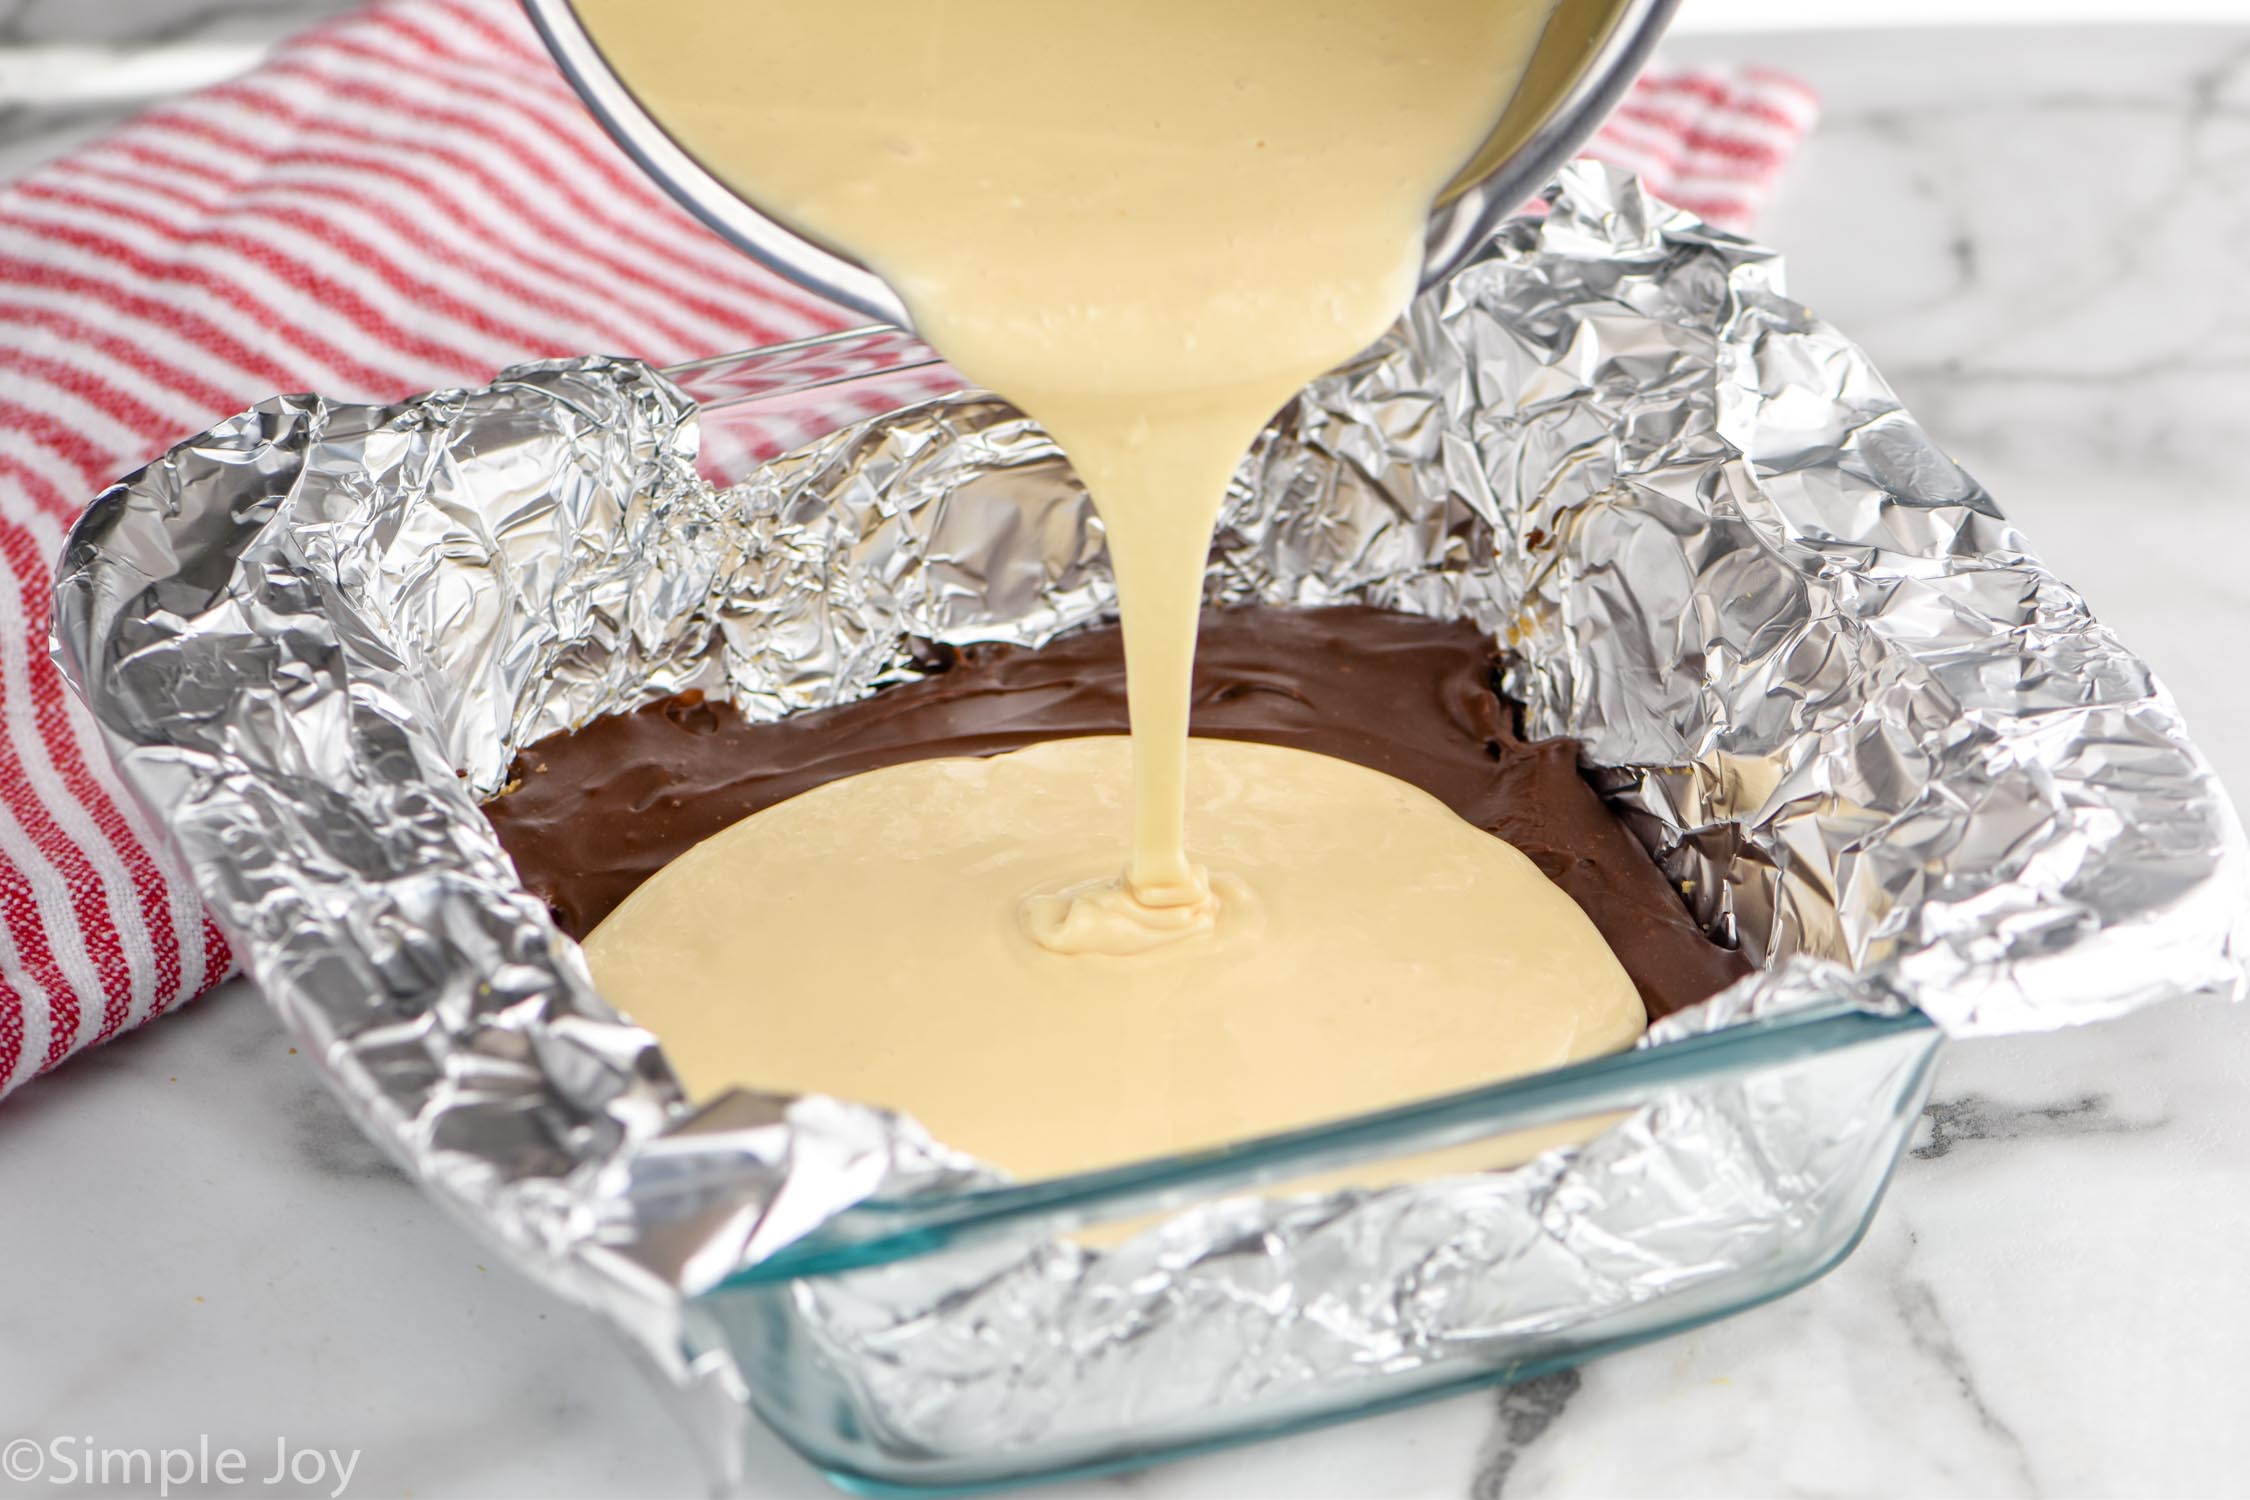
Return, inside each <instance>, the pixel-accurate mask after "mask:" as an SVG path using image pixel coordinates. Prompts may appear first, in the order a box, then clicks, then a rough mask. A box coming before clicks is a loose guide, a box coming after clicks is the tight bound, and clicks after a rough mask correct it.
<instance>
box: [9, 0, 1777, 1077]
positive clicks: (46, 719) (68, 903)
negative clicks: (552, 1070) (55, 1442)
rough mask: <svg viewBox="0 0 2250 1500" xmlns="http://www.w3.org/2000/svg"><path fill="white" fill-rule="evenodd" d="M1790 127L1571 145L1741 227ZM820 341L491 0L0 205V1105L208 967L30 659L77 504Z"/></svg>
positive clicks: (376, 32) (305, 49) (1700, 89)
mask: <svg viewBox="0 0 2250 1500" xmlns="http://www.w3.org/2000/svg"><path fill="white" fill-rule="evenodd" d="M1814 110H1815V106H1814V102H1813V99H1812V96H1811V94H1810V93H1809V91H1808V90H1807V89H1805V88H1804V87H1803V86H1802V85H1801V84H1798V83H1796V82H1794V81H1793V80H1791V79H1788V78H1785V77H1781V76H1778V75H1775V74H1772V73H1767V72H1762V71H1758V70H1754V69H1698V70H1695V71H1691V72H1662V71H1659V72H1656V73H1652V74H1650V75H1649V76H1647V77H1644V78H1643V79H1642V80H1641V81H1640V83H1639V84H1638V85H1637V87H1636V88H1635V89H1634V91H1633V94H1632V96H1631V97H1630V99H1629V100H1628V102H1627V103H1626V104H1625V105H1624V106H1623V107H1622V108H1621V109H1619V111H1618V112H1617V115H1616V117H1615V118H1614V119H1612V120H1611V122H1610V123H1609V124H1608V125H1607V126H1606V127H1605V128H1604V129H1603V131H1602V133H1601V135H1600V137H1599V138H1598V140H1597V141H1596V143H1595V145H1594V147H1593V154H1595V155H1597V156H1601V157H1604V158H1606V159H1609V160H1612V161H1616V162H1620V163H1622V164H1625V165H1628V166H1630V167H1633V168H1634V169H1636V170H1638V171H1640V172H1641V173H1642V174H1643V176H1644V177H1645V178H1646V179H1647V180H1648V182H1649V184H1650V185H1651V186H1652V187H1653V188H1655V189H1656V191H1658V192H1659V193H1661V194H1663V195H1665V196H1667V197H1669V198H1671V199H1672V200H1673V201H1675V202H1678V203H1680V204H1682V205H1684V206H1686V207H1688V208H1691V209H1694V210H1696V211H1698V212H1700V213H1702V214H1703V215H1704V216H1705V217H1707V218H1710V219H1712V220H1714V221H1716V222H1720V223H1725V224H1730V225H1741V224H1744V223H1747V221H1748V220H1749V219H1750V217H1751V216H1752V215H1753V214H1754V213H1755V212H1756V210H1757V209H1758V207H1759V205H1760V203H1761V202H1762V201H1763V199H1764V198H1765V196H1766V194H1767V193H1768V191H1769V190H1770V188H1771V186H1772V184H1773V181H1774V178H1775V176H1776V175H1777V174H1778V172H1779V171H1780V169H1781V166H1782V164H1783V162H1784V161H1785V160H1786V158H1787V157H1788V155H1789V154H1790V151H1791V150H1792V148H1793V147H1794V146H1795V145H1796V143H1797V141H1798V140H1799V138H1800V137H1801V136H1802V135H1803V134H1804V132H1805V131H1806V130H1807V129H1808V128H1809V127H1810V125H1811V123H1812V119H1813V115H1814ZM848 321H851V320H850V319H849V317H848V315H846V314H843V313H841V312H839V311H837V310H836V309H834V308H832V307H829V306H827V305H825V304H823V303H821V302H819V301H817V300H815V299H813V298H811V297H809V296H807V295H806V294H805V293H803V292H801V291H798V290H797V289H795V288H793V287H791V286H789V285H787V284H786V283H784V282H782V281H780V280H778V279H777V278H775V277H773V276H771V275H769V274H767V273H766V272H765V271H763V270H761V269H759V268H758V267H757V266H756V265H754V264H752V263H751V262H750V261H748V260H746V259H744V258H743V257H742V256H740V255H737V254H736V253H734V252H733V251H732V250H730V249H728V248H727V247H726V246H725V245H724V244H722V243H720V242H719V241H718V240H716V239H714V238H713V237H712V236H711V235H710V234H708V233H707V232H706V231H704V230H703V229H702V228H701V227H700V226H698V225H697V224H696V223H694V222H693V221H692V220H690V219H689V218H688V217H687V216H686V215H685V214H683V213H682V212H680V211H679V210H678V209H676V208H675V207H673V205H672V204H671V202H670V201H669V200H668V199H666V198H665V197H664V196H663V195H662V194H661V193H660V192H659V191H658V190H657V189H655V188H654V187H652V186H651V185H650V184H649V183H647V182H646V181H645V180H643V179H642V177H641V176H640V174H639V173H638V172H637V171H636V170H635V169H634V168H633V167H632V165H631V164H630V163H629V162H628V161H627V160H626V159H625V157H624V156H623V155H621V154H620V153H619V152H618V151H617V150H616V149H615V148H614V147H612V146H611V145H610V144H609V142H608V141H607V140H606V138H604V137H603V136H602V135H601V133H600V132H599V130H597V129H596V127H595V126H594V125H593V123H592V122H591V120H590V119H589V118H588V117H587V115H586V114H585V113H584V111H583V110H581V108H580V107H579V105H578V102H577V99H576V98H575V96H573V95H572V93H571V92H570V90H569V88H568V87H567V86H566V85H565V84H564V83H563V82H562V80H561V79H560V77H559V76H558V75H557V74H556V72H555V70H554V68H553V66H552V65H551V64H550V63H549V62H548V60H547V57H546V54H545V52H544V51H543V50H542V49H541V48H540V46H539V44H538V42H537V41H536V40H535V39H534V37H533V35H532V33H531V30H530V27H529V26H528V25H527V24H526V23H525V22H524V20H523V19H522V17H521V16H520V15H519V14H518V13H517V11H516V10H515V8H514V6H513V5H512V4H510V3H509V0H384V3H379V4H376V5H374V6H372V7H370V8H369V9H367V10H365V11H363V12H361V13H358V14H355V15H351V16H348V17H346V18H344V19H342V20H339V21H336V22H333V23H330V24H328V25H325V26H321V27H319V28H317V29H315V30H313V31H310V32H307V33H306V34H304V35H303V36H301V37H299V38H298V39H297V40H295V41H294V42H292V43H290V44H288V45H287V46H285V47H283V48H282V49H280V51H279V52H277V53H276V54H275V55H274V57H273V58H272V59H271V60H269V61H268V62H267V63H265V64H264V65H263V66H262V67H260V68H259V69H258V70H257V71H255V72H254V73H251V74H249V75H248V76H246V77H244V78H241V79H239V80H236V81H235V82H232V83H228V84H226V85H223V86H221V87H218V88H214V89H211V90H209V91H207V92H205V93H202V94H199V95H196V96H194V97H192V98H189V99H187V100H185V101H183V102H179V103H175V104H169V105H166V106H164V107H162V108H159V109H156V110H154V111H151V112H150V113H148V114H146V115H143V116H142V117H140V118H139V119H138V120H136V121H134V122H133V123H131V124H129V125H127V126H126V127H124V128H123V129H121V130H119V131H117V132H116V133H115V134H113V135H111V136H109V137H107V138H105V139H103V140H101V141H98V142H96V143H95V144H93V145H90V146H87V147H85V148H83V149H81V150H78V151H76V152H74V153H73V154H71V155H70V156H68V157H65V158H64V159H62V160H60V161H57V162H55V163H52V164H51V165H48V166H45V167H42V168H40V169H38V170H37V171H34V172H33V173H31V175H29V176H28V177H25V178H24V179H22V180H21V181H19V182H17V183H15V184H14V185H13V186H11V187H8V188H7V189H5V190H4V191H0V1095H4V1094H6V1093H7V1092H9V1091H10V1090H11V1089H13V1088H15V1087H16V1086H17V1085H19V1084H21V1083H23V1082H25V1081H26V1080H28V1079H30V1078H32V1077H33V1076H35V1075H37V1074H39V1073H41V1072H43V1071H45V1070H47V1069H49V1068H52V1067H53V1066H55V1065H56V1064H57V1063H59V1062H61V1061H62V1060H63V1059H65V1058H67V1057H69V1056H70V1055H72V1054H73V1053H75V1052H78V1051H80V1050H82V1049H84V1048H86V1047H88V1046H91V1045H93V1044H94V1043H96V1042H99V1041H103V1040H106V1039H107V1038H109V1037H111V1036H114V1035H116V1034H117V1033H118V1032H119V1031H122V1030H124V1029H126V1028H128V1027H131V1026H134V1025H137V1024H139V1023H140V1022H143V1021H146V1020H148V1019H149V1018H151V1017H153V1016H156V1015H159V1014H161V1013H162V1012H164V1011H165V1010H167V1009H169V1008H170V1007H171V1006H173V1005H174V1004H175V1003H177V1002H178V1001H180V1000H182V999H184V998H187V997H190V996H193V995H196V994H200V993H201V992H203V991H204V990H206V989H208V988H210V987H211V986H212V985H213V984H216V983H217V982H218V981H219V980H220V979H221V978H223V977H225V975H226V973H227V970H228V966H229V958H228V954H227V946H226V942H225V940H224V939H223V938H221V937H220V935H219V934H218V932H217V931H216V930H214V929H213V928H212V926H211V925H210V923H209V921H208V920H207V919H206V918H205V916H204V913H203V908H202V905H201V903H200V902H198V901H197V899H196V897H195V895H194V892H193V890H192V889H191V887H190V886H189V884H188V883H187V881H186V880H185V879H184V878H183V876H182V873H181V871H180V869H179V867H178V866H177V865H176V864H175V863H174V862H173V860H172V858H171V857H170V855H169V854H168V853H167V852H166V850H165V848H164V845H163V842H162V840H161V839H160V838H159V837H158V835H157V830H155V829H154V828H151V827H150V826H149V825H148V822H147V820H146V819H145V818H144V817H143V815H142V814H141V812H140V810H139V809H138V808H137V807H135V806H134V805H133V804H132V803H131V802H130V801H129V799H128V798H127V797H126V796H125V794H124V792H123V791H122V789H121V788H120V787H119V786H118V784H117V782H116V780H115V778H114V777H113V775H112V774H111V771H110V769H109V767H108V765H107V763H106V761H105V760H104V757H103V753H102V750H101V748H100V744H99V742H98V740H97V739H96V737H95V735H94V733H93V730H92V728H91V726H90V725H89V723H88V722H87V721H86V719H85V717H84V715H83V713H82V712H81V710H80V709H79V707H78V705H77V703H76V701H75V700H73V699H72V698H70V696H69V694H68V692H67V690H66V689H65V688H64V687H63V685H62V683H61V681H60V679H59V678H58V677H57V675H56V673H55V670H54V668H53V667H52V666H51V665H50V664H49V662H48V660H47V654H46V646H45V639H46V622H47V612H48V591H49V584H50V577H51V569H52V567H53V565H54V561H55V558H56V556H57V553H58V551H59V549H60V547H61V545H62V540H63V534H64V531H65V529H66V528H67V527H68V526H69V524H70V522H71V519H72V518H73V517H74V516H75V515H76V514H77V513H78V511H79V510H80V509H81V508H82V507H83V506H84V504H85V503H86V501H87V500H88V499H89V498H90V497H91V496H92V495H93V494H94V493H95V492H96V491H98V490H99V489H100V488H102V486H104V485H105V484H107V483H108V482H109V480H111V479H112V478H114V477H116V476H117V475H118V474H120V473H122V472H124V471H126V470H129V469H131V468H133V467H135V466H137V465H139V464H141V463H144V462H146V461H147V460H149V459H150V458H153V457H155V456H156V455H157V454H158V453H160V452H161V451H162V450H163V449H164V448H165V447H166V446H167V445H169V444H171V443H172V442H175V441H177V440H178V439H180V438H181V437H184V436H187V435H189V434H192V433H194V432H198V431H200V430H202V429H204V428H206V427H208V426H210V425H211V424H212V423H213V422H215V421H217V420H219V419H221V418H223V417H225V416H228V415H230V414H232V413H234V412H236V411H238V410H240V409H242V408H243V407H245V406H247V405H249V404H250V403H251V402H253V401H255V400H258V399H260V398H261V397H264V396H267V395H270V394H273V393H274V392H277V391H298V390H318V391H322V392H325V393H328V394H331V395H335V396H340V397H346V398H352V399H360V400H389V399H395V398H398V397H401V396H405V395H408V394H410V393H413V392H416V391H420V390H424V389H427V388H430V387H433V386H441V385H450V384H460V383H478V382H481V381H482V380H483V379H484V378H485V377H486V376H488V375H489V374H490V373H491V372H492V371H494V370H496V369H498V368H499V367H501V366H503V365H506V364H509V363H512V362H514V361H517V360H522V359H526V358H537V357H544V356H552V355H571V354H579V353H587V352H595V351H599V352H607V353H615V354H631V355H638V356H640V357H643V358H646V359H649V360H652V361H656V362H660V363H662V362H670V361H674V360H681V359H689V358H694V357H697V356H702V355H708V354H715V353H723V352H726V351H728V350H732V349H740V348H746V347H750V346H753V345H756V344H761V343H767V342H771V341H774V340H779V339H787V338H793V337H797V336H800V335H803V334H808V333H813V332H817V331H820V330H823V329H829V328H835V327H840V326H843V325H844V324H845V323H847V322H848Z"/></svg>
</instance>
